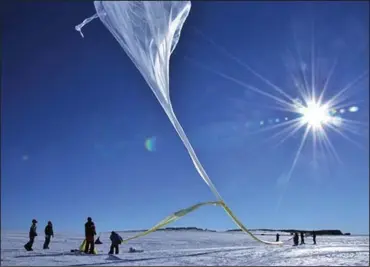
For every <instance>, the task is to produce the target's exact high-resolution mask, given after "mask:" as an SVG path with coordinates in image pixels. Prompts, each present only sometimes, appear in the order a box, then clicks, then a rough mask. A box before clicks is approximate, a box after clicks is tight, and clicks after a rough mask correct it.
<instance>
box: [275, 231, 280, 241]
mask: <svg viewBox="0 0 370 267" xmlns="http://www.w3.org/2000/svg"><path fill="white" fill-rule="evenodd" d="M279 239H280V235H279V233H277V234H276V242H279Z"/></svg>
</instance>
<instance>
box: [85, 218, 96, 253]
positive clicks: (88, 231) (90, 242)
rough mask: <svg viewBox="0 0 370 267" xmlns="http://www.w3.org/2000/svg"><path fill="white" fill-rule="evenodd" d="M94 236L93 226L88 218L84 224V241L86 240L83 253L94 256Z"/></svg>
mask: <svg viewBox="0 0 370 267" xmlns="http://www.w3.org/2000/svg"><path fill="white" fill-rule="evenodd" d="M95 235H96V230H95V224H94V222H93V221H92V219H91V217H88V218H87V222H86V223H85V239H86V244H85V253H90V254H94V247H95V244H94V243H95V242H94V237H95ZM89 248H90V250H89Z"/></svg>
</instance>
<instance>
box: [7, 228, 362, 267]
mask: <svg viewBox="0 0 370 267" xmlns="http://www.w3.org/2000/svg"><path fill="white" fill-rule="evenodd" d="M135 234H136V233H135ZM121 235H122V236H123V237H128V236H132V235H133V233H121ZM261 237H262V238H263V239H265V240H271V241H274V239H275V237H274V236H272V235H271V236H261ZM43 239H44V237H43V236H41V235H40V236H38V237H37V239H36V241H35V244H34V251H32V252H26V251H25V250H24V248H23V245H24V244H25V243H26V242H27V233H11V232H2V233H1V265H2V266H4V265H5V266H15V265H27V266H29V265H49V266H58V265H59V266H61V265H69V266H73V265H77V266H83V265H89V266H92V265H108V266H121V265H122V266H124V265H129V266H134V265H146V266H148V265H167V266H169V265H188V266H189V265H197V266H199V265H223V266H225V265H229V266H230V265H239V266H240V265H284V266H293V265H295V266H297V265H310V266H312V265H321V266H328V265H335V266H339V265H347V266H355V265H358V266H369V236H337V237H330V236H318V237H317V243H318V244H317V245H312V238H311V237H307V238H306V245H302V246H298V247H293V246H292V240H289V241H288V242H287V243H285V244H284V245H283V246H271V245H263V244H260V243H257V242H256V241H254V240H252V239H251V238H250V237H249V236H248V235H246V234H243V233H238V232H236V233H235V232H234V233H226V232H197V231H181V232H180V231H161V232H156V233H153V234H150V235H148V236H145V237H142V238H139V239H135V240H132V241H130V242H129V243H128V244H123V245H121V246H120V253H119V255H114V256H113V255H108V254H107V253H108V250H109V245H110V243H109V233H105V234H102V235H101V238H100V239H101V241H102V242H103V244H102V245H97V248H98V251H99V254H98V255H76V254H73V253H71V252H70V250H71V249H78V247H79V245H80V244H81V242H82V240H83V237H82V236H73V235H71V234H69V235H68V234H57V235H56V236H55V238H54V239H52V241H51V245H50V250H47V251H44V250H42V244H43ZM280 239H281V240H282V241H284V240H287V239H290V236H288V235H286V234H283V235H282V236H281V238H280ZM129 247H134V248H136V249H143V250H144V252H142V253H128V249H129Z"/></svg>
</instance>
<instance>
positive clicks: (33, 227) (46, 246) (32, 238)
mask: <svg viewBox="0 0 370 267" xmlns="http://www.w3.org/2000/svg"><path fill="white" fill-rule="evenodd" d="M36 230H37V220H36V219H33V220H32V225H31V227H30V231H29V238H30V240H29V241H28V242H27V244H25V245H24V248H25V249H26V250H27V251H32V250H33V249H32V246H33V242H34V241H35V237H36V236H37V231H36ZM44 232H45V241H44V246H43V248H44V249H49V244H50V239H51V237H54V231H53V224H52V222H51V221H48V223H47V225H46V226H45V230H44Z"/></svg>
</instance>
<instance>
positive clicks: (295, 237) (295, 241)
mask: <svg viewBox="0 0 370 267" xmlns="http://www.w3.org/2000/svg"><path fill="white" fill-rule="evenodd" d="M298 242H299V236H298V233H294V236H293V244H294V245H293V246H298Z"/></svg>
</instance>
